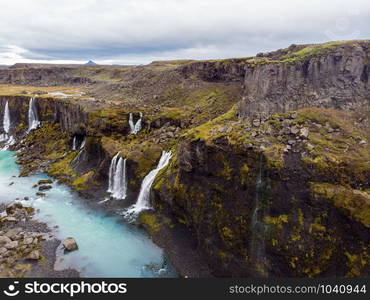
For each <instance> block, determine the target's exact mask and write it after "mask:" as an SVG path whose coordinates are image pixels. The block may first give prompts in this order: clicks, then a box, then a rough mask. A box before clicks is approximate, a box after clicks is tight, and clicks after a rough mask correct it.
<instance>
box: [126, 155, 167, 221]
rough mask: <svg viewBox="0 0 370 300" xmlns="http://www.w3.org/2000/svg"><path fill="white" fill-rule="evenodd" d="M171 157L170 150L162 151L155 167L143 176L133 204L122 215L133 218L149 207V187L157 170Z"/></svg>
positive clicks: (165, 164)
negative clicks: (137, 195)
mask: <svg viewBox="0 0 370 300" xmlns="http://www.w3.org/2000/svg"><path fill="white" fill-rule="evenodd" d="M171 157H172V152H171V151H169V152H166V151H163V152H162V156H161V159H160V160H159V163H158V165H157V167H156V168H155V169H154V170H152V171H150V172H149V174H148V175H146V176H145V178H144V180H143V182H142V184H141V188H140V193H139V197H138V198H137V201H136V203H135V204H134V205H132V206H131V207H130V208H129V209H128V210H127V211H126V212H125V213H124V216H125V217H126V218H128V219H131V220H132V219H133V218H135V217H136V216H137V215H138V214H139V213H140V212H141V211H143V210H145V209H150V189H151V187H152V184H153V182H154V179H155V177H156V176H157V174H158V172H159V171H160V170H161V169H163V168H164V167H165V166H167V165H168V163H169V161H170V159H171Z"/></svg>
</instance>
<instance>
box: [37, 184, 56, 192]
mask: <svg viewBox="0 0 370 300" xmlns="http://www.w3.org/2000/svg"><path fill="white" fill-rule="evenodd" d="M51 188H53V187H52V186H51V185H41V186H39V191H46V190H50V189H51Z"/></svg>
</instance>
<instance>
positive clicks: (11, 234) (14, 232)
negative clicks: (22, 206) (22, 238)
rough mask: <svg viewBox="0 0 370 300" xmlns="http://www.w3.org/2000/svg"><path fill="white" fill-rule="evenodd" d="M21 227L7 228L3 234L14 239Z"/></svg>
mask: <svg viewBox="0 0 370 300" xmlns="http://www.w3.org/2000/svg"><path fill="white" fill-rule="evenodd" d="M22 230H23V229H22V228H21V227H15V228H12V229H9V230H8V231H7V232H6V233H5V236H7V237H8V238H10V239H12V240H14V239H16V238H17V236H18V234H19V233H20V232H21V231H22Z"/></svg>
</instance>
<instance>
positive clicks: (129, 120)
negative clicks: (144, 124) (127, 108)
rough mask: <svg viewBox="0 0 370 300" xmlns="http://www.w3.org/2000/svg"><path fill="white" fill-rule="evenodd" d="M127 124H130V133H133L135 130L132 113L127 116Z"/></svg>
mask: <svg viewBox="0 0 370 300" xmlns="http://www.w3.org/2000/svg"><path fill="white" fill-rule="evenodd" d="M128 124H129V125H130V133H133V132H134V131H135V124H134V117H133V115H132V113H130V117H129V118H128Z"/></svg>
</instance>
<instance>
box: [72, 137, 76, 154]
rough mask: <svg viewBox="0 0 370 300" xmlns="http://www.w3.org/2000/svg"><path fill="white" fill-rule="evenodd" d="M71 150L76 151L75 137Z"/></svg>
mask: <svg viewBox="0 0 370 300" xmlns="http://www.w3.org/2000/svg"><path fill="white" fill-rule="evenodd" d="M72 150H73V151H76V150H77V137H76V136H74V137H73V144H72Z"/></svg>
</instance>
